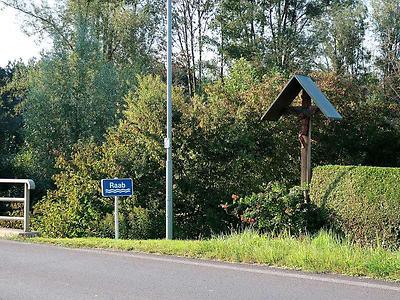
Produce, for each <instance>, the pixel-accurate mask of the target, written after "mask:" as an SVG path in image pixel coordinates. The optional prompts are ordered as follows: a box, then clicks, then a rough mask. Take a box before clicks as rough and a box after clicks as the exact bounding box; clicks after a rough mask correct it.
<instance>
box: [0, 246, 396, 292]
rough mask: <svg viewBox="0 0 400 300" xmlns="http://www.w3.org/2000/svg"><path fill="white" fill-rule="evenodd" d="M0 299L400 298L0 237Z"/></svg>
mask: <svg viewBox="0 0 400 300" xmlns="http://www.w3.org/2000/svg"><path fill="white" fill-rule="evenodd" d="M0 258H1V260H0V299H1V300H3V299H4V300H9V299H10V300H14V299H41V300H44V299H51V300H57V299H242V300H243V299H290V300H293V299H307V300H312V299H323V300H329V299H334V300H338V299H362V300H368V299H371V300H377V299H379V300H385V299H388V300H389V299H390V300H395V299H400V284H398V283H388V282H384V281H374V280H367V279H353V278H349V277H345V276H333V275H315V274H311V273H302V272H295V271H285V270H280V269H275V268H269V267H262V266H253V265H247V264H228V263H219V262H210V261H199V260H192V259H182V258H177V257H168V256H157V255H146V254H135V253H126V252H112V251H100V250H84V249H66V248H61V247H56V246H49V245H34V244H25V243H19V242H13V241H5V240H0Z"/></svg>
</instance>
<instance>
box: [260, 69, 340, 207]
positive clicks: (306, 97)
mask: <svg viewBox="0 0 400 300" xmlns="http://www.w3.org/2000/svg"><path fill="white" fill-rule="evenodd" d="M300 93H301V94H300ZM299 94H300V98H301V106H300V107H293V106H290V105H291V104H292V102H293V101H294V99H295V98H296V97H297V96H298V95H299ZM313 103H314V104H315V105H316V106H313V105H312V104H313ZM318 111H321V112H322V113H323V114H324V115H325V116H326V117H327V118H328V119H330V120H341V119H342V116H341V115H340V114H339V113H338V112H337V111H336V109H335V108H334V107H333V105H332V104H331V103H330V102H329V100H328V99H327V98H326V97H325V95H324V94H323V93H322V92H321V90H320V89H319V88H318V86H317V85H316V84H315V82H314V81H313V80H312V79H311V78H310V77H308V76H304V75H295V76H293V77H292V78H291V79H290V81H289V82H288V83H287V84H286V86H285V87H284V88H283V90H282V91H281V92H280V94H279V96H278V97H277V98H276V99H275V101H274V102H273V103H272V104H271V106H270V107H269V109H268V110H267V112H266V113H265V114H264V115H263V117H262V118H261V120H268V121H277V120H279V118H280V117H281V116H282V115H285V114H290V115H293V114H294V115H296V116H299V120H300V123H301V124H300V132H299V136H298V137H299V141H300V147H301V148H300V157H301V185H302V186H303V185H309V184H310V182H311V141H312V140H311V119H312V116H313V115H314V114H315V113H316V112H318ZM305 200H306V201H308V193H305Z"/></svg>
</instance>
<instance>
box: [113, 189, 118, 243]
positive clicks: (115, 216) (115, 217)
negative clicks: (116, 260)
mask: <svg viewBox="0 0 400 300" xmlns="http://www.w3.org/2000/svg"><path fill="white" fill-rule="evenodd" d="M114 200H115V201H114V202H115V203H114V206H115V208H114V230H115V239H116V240H118V239H119V219H118V196H115V198H114Z"/></svg>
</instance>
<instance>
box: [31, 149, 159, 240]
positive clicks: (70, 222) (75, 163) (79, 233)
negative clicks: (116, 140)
mask: <svg viewBox="0 0 400 300" xmlns="http://www.w3.org/2000/svg"><path fill="white" fill-rule="evenodd" d="M78 149H79V151H78ZM105 151H106V149H105V148H104V147H99V146H97V145H96V144H94V143H87V144H78V145H76V151H75V154H74V155H73V157H72V159H70V160H65V159H64V158H63V157H60V158H59V159H58V162H57V167H58V168H60V169H62V170H63V171H62V172H60V173H59V174H57V175H55V176H54V180H55V184H56V186H57V189H56V190H54V191H49V192H48V193H47V195H46V196H45V197H44V198H43V199H42V200H41V201H40V202H39V203H37V204H36V205H35V206H34V216H33V218H32V225H33V228H34V229H35V230H38V231H39V232H40V233H41V234H42V235H43V236H48V237H83V236H99V237H112V236H113V235H114V223H113V216H112V213H113V209H114V208H113V203H114V202H113V200H112V199H110V198H104V197H102V195H101V190H100V180H101V179H102V178H108V177H109V176H111V177H115V176H116V174H118V175H120V176H124V175H125V174H124V173H123V170H121V169H120V168H119V166H118V165H117V164H116V163H115V161H114V160H113V158H112V157H110V156H107V155H106V154H105ZM157 213H158V210H157V209H154V210H153V211H152V213H151V214H150V213H148V211H147V210H145V209H141V208H140V205H138V204H137V201H136V196H134V197H133V198H124V199H123V200H121V208H120V220H121V221H120V222H121V237H122V238H132V237H138V238H146V237H150V236H152V237H160V235H159V234H158V235H157V232H155V229H154V227H155V226H157V225H155V224H156V222H157V221H158V220H159V218H157V217H155V216H156V214H157ZM161 233H162V230H161Z"/></svg>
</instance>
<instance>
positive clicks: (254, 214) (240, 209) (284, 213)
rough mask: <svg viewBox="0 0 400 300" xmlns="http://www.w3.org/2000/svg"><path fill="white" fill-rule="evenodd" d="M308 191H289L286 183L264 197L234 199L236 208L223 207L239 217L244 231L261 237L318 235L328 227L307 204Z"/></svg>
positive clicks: (271, 185) (271, 188) (266, 190)
mask: <svg viewBox="0 0 400 300" xmlns="http://www.w3.org/2000/svg"><path fill="white" fill-rule="evenodd" d="M303 193H304V189H302V188H300V187H293V188H291V189H289V188H288V187H287V186H285V185H284V184H282V183H276V182H275V183H274V182H273V183H269V184H268V185H266V187H265V188H264V191H262V192H261V193H257V194H256V193H253V194H252V195H250V196H246V197H243V198H239V197H238V196H236V195H232V199H233V204H231V205H227V204H226V205H222V207H223V208H224V209H225V210H227V211H228V212H230V213H231V214H234V215H236V216H237V217H238V218H239V219H240V222H241V224H242V227H251V228H254V229H256V230H258V231H259V232H261V233H282V232H287V233H289V234H292V235H299V234H302V233H306V232H307V233H313V232H316V231H317V230H318V229H320V228H321V227H322V226H323V225H324V219H323V215H322V214H321V213H320V212H319V211H318V209H317V208H316V207H315V206H314V205H313V204H308V203H305V202H304V194H303Z"/></svg>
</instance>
